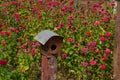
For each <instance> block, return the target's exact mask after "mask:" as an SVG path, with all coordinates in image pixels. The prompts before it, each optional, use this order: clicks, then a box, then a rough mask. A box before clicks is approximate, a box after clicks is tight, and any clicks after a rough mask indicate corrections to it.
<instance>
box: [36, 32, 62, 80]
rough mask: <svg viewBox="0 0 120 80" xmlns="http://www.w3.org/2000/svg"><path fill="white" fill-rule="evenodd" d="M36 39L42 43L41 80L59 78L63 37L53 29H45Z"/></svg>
mask: <svg viewBox="0 0 120 80" xmlns="http://www.w3.org/2000/svg"><path fill="white" fill-rule="evenodd" d="M35 39H36V40H37V41H39V42H40V43H41V53H42V66H41V72H42V75H41V80H57V57H58V56H59V55H60V53H61V49H62V45H63V37H61V36H59V35H58V34H56V33H54V32H52V31H49V30H44V31H42V32H40V33H39V34H38V35H37V36H36V37H35Z"/></svg>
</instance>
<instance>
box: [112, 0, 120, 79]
mask: <svg viewBox="0 0 120 80" xmlns="http://www.w3.org/2000/svg"><path fill="white" fill-rule="evenodd" d="M116 1H118V2H117V20H116V24H117V26H116V29H115V45H114V73H113V78H114V80H120V0H116Z"/></svg>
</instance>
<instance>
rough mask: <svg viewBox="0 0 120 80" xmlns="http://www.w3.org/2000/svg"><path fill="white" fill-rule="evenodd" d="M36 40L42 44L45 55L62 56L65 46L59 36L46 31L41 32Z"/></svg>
mask: <svg viewBox="0 0 120 80" xmlns="http://www.w3.org/2000/svg"><path fill="white" fill-rule="evenodd" d="M35 39H36V40H37V41H39V42H40V43H41V45H42V46H41V49H42V53H43V54H46V55H51V54H53V55H54V54H58V55H59V54H60V52H61V48H62V45H63V37H61V36H59V35H58V34H56V33H54V32H52V31H49V30H44V31H42V32H40V33H39V34H38V35H37V36H36V37H35Z"/></svg>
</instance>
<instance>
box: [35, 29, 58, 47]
mask: <svg viewBox="0 0 120 80" xmlns="http://www.w3.org/2000/svg"><path fill="white" fill-rule="evenodd" d="M53 36H59V35H58V34H56V33H54V32H52V31H50V30H44V31H42V32H40V33H39V34H38V35H37V36H35V38H34V39H36V40H37V41H39V42H40V43H41V44H42V45H45V43H46V42H47V41H48V40H49V39H50V38H52V37H53ZM59 37H60V36H59Z"/></svg>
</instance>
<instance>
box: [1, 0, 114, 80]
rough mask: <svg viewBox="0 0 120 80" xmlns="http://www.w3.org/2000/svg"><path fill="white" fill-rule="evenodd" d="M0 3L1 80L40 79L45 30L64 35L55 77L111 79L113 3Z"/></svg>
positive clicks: (25, 0)
mask: <svg viewBox="0 0 120 80" xmlns="http://www.w3.org/2000/svg"><path fill="white" fill-rule="evenodd" d="M74 3H75V1H74V0H55V1H51V0H46V1H44V0H2V1H0V80H39V79H40V76H41V72H40V71H41V54H40V53H41V51H40V46H41V44H40V43H39V42H37V41H36V40H35V39H34V37H35V36H36V35H37V34H38V33H39V32H41V31H43V30H46V29H48V30H51V31H54V32H56V33H58V34H60V35H61V36H63V37H64V40H63V43H64V45H63V49H62V53H61V56H60V57H59V58H58V80H112V78H113V42H114V30H115V26H116V25H115V19H116V15H115V14H114V12H113V9H114V6H115V4H114V2H110V1H107V3H108V5H107V6H106V8H105V6H104V1H103V2H102V1H100V2H97V3H95V4H94V5H93V4H92V3H91V2H90V1H89V2H86V4H85V5H83V6H81V5H78V6H75V4H74ZM91 4H92V5H91Z"/></svg>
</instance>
